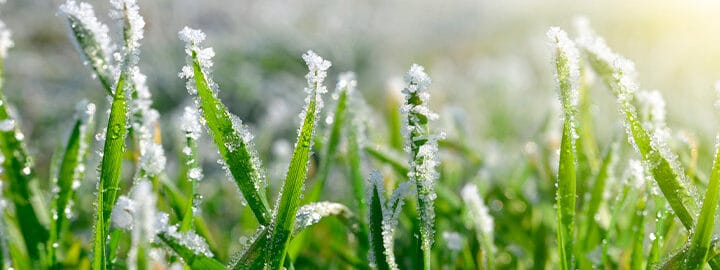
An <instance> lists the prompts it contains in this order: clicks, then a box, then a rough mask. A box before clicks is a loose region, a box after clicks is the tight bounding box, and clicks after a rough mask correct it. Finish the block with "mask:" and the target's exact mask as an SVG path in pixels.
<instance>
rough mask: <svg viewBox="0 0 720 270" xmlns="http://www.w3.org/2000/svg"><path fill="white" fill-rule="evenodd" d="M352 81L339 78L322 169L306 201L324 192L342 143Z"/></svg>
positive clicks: (321, 162)
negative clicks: (341, 138) (341, 137)
mask: <svg viewBox="0 0 720 270" xmlns="http://www.w3.org/2000/svg"><path fill="white" fill-rule="evenodd" d="M350 82H351V81H350V80H348V79H346V78H343V77H342V76H341V77H340V79H339V80H338V85H337V89H336V91H335V93H334V94H333V97H334V98H335V97H336V99H337V105H336V106H335V113H334V114H333V115H332V116H331V117H332V119H333V121H332V126H331V127H330V134H329V135H328V139H327V143H325V145H324V151H323V156H322V159H321V160H320V171H319V173H318V176H317V178H316V179H317V181H316V182H315V185H314V186H313V187H312V189H311V190H310V193H309V194H308V196H307V199H306V200H305V201H306V202H315V201H317V200H318V199H320V194H322V191H323V187H324V186H325V182H326V181H327V178H328V174H330V168H331V167H332V165H333V162H334V160H335V159H334V158H335V153H336V152H337V148H338V145H339V144H340V136H341V135H342V130H343V126H344V125H345V122H346V120H345V118H346V117H345V115H346V111H347V103H348V101H347V100H348V93H349V92H350V91H353V89H352V88H354V87H355V86H354V85H351V84H350ZM352 82H354V80H352Z"/></svg>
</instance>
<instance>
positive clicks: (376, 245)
mask: <svg viewBox="0 0 720 270" xmlns="http://www.w3.org/2000/svg"><path fill="white" fill-rule="evenodd" d="M376 175H379V174H371V175H370V181H369V182H370V188H369V189H368V190H369V191H370V192H369V195H368V199H367V200H368V202H369V206H370V211H369V212H368V227H369V229H370V230H369V235H370V248H371V249H370V263H371V265H374V266H375V267H376V268H377V269H378V270H388V269H390V268H391V266H390V265H389V264H388V258H387V257H388V254H386V249H385V241H384V239H383V219H384V207H385V188H383V183H382V178H380V180H378V179H376V178H377V176H376ZM380 177H382V176H380ZM389 253H390V254H389V256H394V255H393V254H392V251H391V252H389ZM396 267H397V266H396Z"/></svg>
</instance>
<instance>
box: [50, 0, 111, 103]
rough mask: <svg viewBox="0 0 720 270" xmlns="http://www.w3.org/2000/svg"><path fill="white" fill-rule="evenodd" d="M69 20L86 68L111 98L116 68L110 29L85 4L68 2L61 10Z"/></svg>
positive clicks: (72, 0)
mask: <svg viewBox="0 0 720 270" xmlns="http://www.w3.org/2000/svg"><path fill="white" fill-rule="evenodd" d="M60 11H61V12H62V14H63V15H65V16H66V17H67V20H68V26H69V28H70V31H71V32H72V37H73V38H74V41H75V43H76V45H77V46H78V49H79V51H80V54H81V55H82V57H83V58H84V61H85V64H86V65H90V67H91V68H92V70H93V72H94V73H95V76H97V78H98V80H100V83H102V85H103V88H104V89H105V91H107V93H108V94H110V95H112V90H113V89H112V87H113V82H114V80H115V79H114V76H115V74H114V73H115V69H116V68H115V67H114V63H112V62H111V60H112V57H111V55H112V53H113V52H114V50H115V48H114V46H113V45H112V40H110V36H109V34H108V32H109V29H108V27H107V26H106V25H105V24H103V23H101V22H100V21H98V19H97V17H95V11H94V10H93V7H92V6H91V5H90V4H88V3H84V2H80V3H79V4H78V3H77V2H76V1H74V0H69V1H67V2H65V4H63V5H61V6H60Z"/></svg>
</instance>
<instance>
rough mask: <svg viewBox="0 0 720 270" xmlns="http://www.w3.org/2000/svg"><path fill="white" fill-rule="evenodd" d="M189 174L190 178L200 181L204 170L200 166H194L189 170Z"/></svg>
mask: <svg viewBox="0 0 720 270" xmlns="http://www.w3.org/2000/svg"><path fill="white" fill-rule="evenodd" d="M187 176H188V178H189V179H190V180H193V181H200V180H202V178H203V172H202V169H200V168H192V169H190V170H188V173H187Z"/></svg>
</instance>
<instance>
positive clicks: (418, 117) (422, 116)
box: [400, 64, 444, 250]
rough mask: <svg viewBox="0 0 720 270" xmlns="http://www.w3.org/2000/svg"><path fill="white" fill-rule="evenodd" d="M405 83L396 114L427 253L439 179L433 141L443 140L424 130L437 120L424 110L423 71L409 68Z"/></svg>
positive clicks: (425, 79) (426, 97) (425, 83)
mask: <svg viewBox="0 0 720 270" xmlns="http://www.w3.org/2000/svg"><path fill="white" fill-rule="evenodd" d="M405 82H406V83H407V85H406V87H405V88H404V89H403V91H402V93H403V94H405V104H404V105H403V106H402V107H401V108H400V111H401V112H402V113H403V114H404V116H405V117H403V122H404V125H403V127H404V130H403V134H404V135H405V151H406V152H407V154H408V156H409V164H410V171H409V172H408V178H409V179H410V183H412V184H414V185H415V186H416V187H417V196H418V213H419V216H420V220H421V227H420V233H421V236H422V239H423V243H422V245H423V249H424V250H429V249H430V247H431V246H432V244H433V239H434V223H435V208H434V200H435V198H436V197H437V195H436V193H435V181H437V179H438V177H439V174H438V172H437V170H436V167H437V166H438V165H439V164H440V158H439V156H438V142H437V141H438V140H439V139H441V138H443V137H444V134H443V133H440V134H431V133H430V131H429V128H428V122H429V121H431V120H434V119H437V118H438V116H437V114H435V113H434V112H432V111H431V110H430V108H429V107H428V102H429V99H430V93H428V91H427V89H428V87H429V86H430V82H431V80H430V77H429V76H428V75H427V74H426V73H425V71H424V68H423V67H422V66H419V65H416V64H413V65H412V67H410V71H408V73H407V74H406V75H405Z"/></svg>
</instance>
